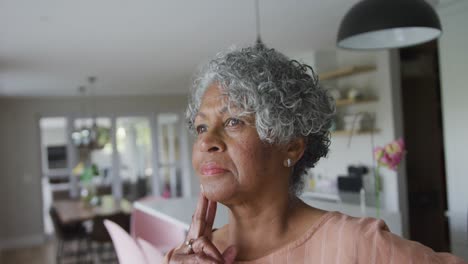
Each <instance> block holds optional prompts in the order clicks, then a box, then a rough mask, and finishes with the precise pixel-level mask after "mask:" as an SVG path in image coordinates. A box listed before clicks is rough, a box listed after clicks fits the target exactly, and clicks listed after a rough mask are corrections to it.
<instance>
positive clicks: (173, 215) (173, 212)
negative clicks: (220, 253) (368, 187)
mask: <svg viewBox="0 0 468 264" xmlns="http://www.w3.org/2000/svg"><path fill="white" fill-rule="evenodd" d="M301 199H302V200H303V201H304V202H305V203H307V204H309V205H310V206H313V207H316V208H320V209H323V210H327V211H339V212H342V213H344V214H348V215H351V216H355V217H365V216H369V217H375V214H376V213H375V208H372V207H367V208H366V211H365V214H364V215H363V214H362V212H361V208H360V206H358V205H354V204H347V203H340V202H329V201H321V200H317V199H311V198H307V197H302V198H301ZM196 205H197V198H196V197H192V198H177V199H168V200H162V199H157V200H147V201H137V202H135V203H134V205H133V206H134V208H135V209H136V210H141V211H143V212H145V213H147V214H149V215H152V216H154V217H159V218H161V219H164V220H166V221H169V222H171V223H173V224H175V225H177V226H180V227H181V228H184V229H185V230H188V229H189V227H190V223H191V222H192V214H193V212H194V211H195V207H196ZM380 214H381V219H382V220H384V221H385V222H386V223H387V225H388V227H389V228H390V230H391V231H392V232H393V233H395V234H397V235H400V236H401V235H402V226H401V215H400V214H399V213H398V212H387V211H381V212H380ZM228 218H229V209H228V208H226V207H225V206H224V205H222V204H218V211H217V213H216V218H215V222H214V228H219V227H221V226H223V225H225V224H227V223H228Z"/></svg>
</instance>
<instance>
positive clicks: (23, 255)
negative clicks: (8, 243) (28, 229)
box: [0, 241, 55, 264]
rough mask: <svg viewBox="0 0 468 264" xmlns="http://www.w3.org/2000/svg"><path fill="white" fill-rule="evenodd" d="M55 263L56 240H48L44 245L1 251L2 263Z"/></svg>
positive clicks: (0, 260)
mask: <svg viewBox="0 0 468 264" xmlns="http://www.w3.org/2000/svg"><path fill="white" fill-rule="evenodd" d="M26 263H30V264H54V263H55V242H54V241H48V242H46V244H44V245H42V246H35V247H30V248H24V249H10V250H4V251H1V252H0V264H26Z"/></svg>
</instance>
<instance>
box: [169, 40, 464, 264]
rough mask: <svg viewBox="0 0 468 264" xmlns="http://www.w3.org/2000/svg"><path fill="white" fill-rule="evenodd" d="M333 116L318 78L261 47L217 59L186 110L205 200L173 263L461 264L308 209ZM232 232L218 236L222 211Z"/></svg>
mask: <svg viewBox="0 0 468 264" xmlns="http://www.w3.org/2000/svg"><path fill="white" fill-rule="evenodd" d="M333 115H334V106H333V102H332V100H331V99H330V96H329V95H328V93H327V92H326V90H324V89H323V88H321V87H320V86H319V85H318V80H317V77H316V76H315V74H314V73H313V71H312V69H311V68H310V67H309V66H307V65H303V64H301V63H299V62H297V61H294V60H289V59H288V58H287V57H285V56H284V55H282V54H281V53H279V52H277V51H275V50H273V49H268V48H266V47H265V46H263V45H259V44H257V45H255V46H253V47H247V48H243V49H238V50H234V51H231V52H229V53H227V54H221V55H218V57H217V58H215V59H214V60H212V61H211V62H210V63H209V64H208V65H207V67H206V69H205V70H204V71H203V72H202V73H201V76H200V78H198V79H197V81H196V82H195V85H194V89H193V90H192V98H191V102H190V104H189V107H188V110H187V118H188V123H189V127H190V128H191V129H192V130H193V131H194V132H195V133H196V141H195V143H194V146H193V155H192V163H193V167H194V169H195V171H196V172H197V174H198V176H199V178H200V182H201V186H200V187H201V194H200V198H199V201H198V206H197V209H196V211H195V213H194V217H193V221H192V224H191V227H190V230H189V232H188V235H187V240H186V242H185V243H184V244H183V245H181V246H179V247H178V248H175V249H173V250H171V251H170V252H169V253H168V254H167V255H166V257H165V263H340V264H345V263H382V262H386V263H387V262H388V263H392V262H393V263H409V262H412V263H462V260H460V259H458V258H456V257H454V256H452V255H449V254H446V253H435V252H433V251H432V250H431V249H429V248H427V247H424V246H423V245H421V244H418V243H416V242H412V241H407V240H404V239H402V238H400V237H398V236H396V235H394V234H392V233H390V232H389V230H388V228H387V227H386V226H385V224H384V223H383V222H382V221H381V220H376V219H371V218H363V219H360V218H353V217H350V216H347V215H343V214H341V213H338V212H326V211H323V210H320V209H316V208H313V207H310V206H309V205H307V204H305V203H304V202H303V201H301V200H300V199H299V198H298V194H299V193H300V191H301V189H302V186H303V176H304V175H305V173H306V171H307V169H309V168H312V167H314V165H315V164H316V163H317V161H318V160H319V159H320V158H321V157H324V156H325V155H326V154H327V152H328V146H329V144H330V137H329V128H330V123H331V120H332V117H333ZM217 203H222V204H224V205H225V206H226V207H228V208H229V211H230V213H229V223H227V224H226V225H225V226H223V227H221V228H220V229H218V230H215V231H213V229H212V226H213V221H214V218H215V214H216V204H217Z"/></svg>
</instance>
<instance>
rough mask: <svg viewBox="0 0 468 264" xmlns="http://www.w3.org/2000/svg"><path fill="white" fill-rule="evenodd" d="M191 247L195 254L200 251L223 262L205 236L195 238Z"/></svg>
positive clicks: (219, 254)
mask: <svg viewBox="0 0 468 264" xmlns="http://www.w3.org/2000/svg"><path fill="white" fill-rule="evenodd" d="M192 249H193V252H195V253H196V254H197V253H200V252H202V253H203V254H205V255H207V256H210V257H211V258H213V259H215V260H216V261H221V262H224V261H223V256H222V255H221V253H220V252H219V251H218V249H217V248H216V247H215V246H214V245H213V243H212V242H211V241H210V240H209V239H208V238H207V237H200V238H198V239H197V240H195V241H194V242H193V244H192Z"/></svg>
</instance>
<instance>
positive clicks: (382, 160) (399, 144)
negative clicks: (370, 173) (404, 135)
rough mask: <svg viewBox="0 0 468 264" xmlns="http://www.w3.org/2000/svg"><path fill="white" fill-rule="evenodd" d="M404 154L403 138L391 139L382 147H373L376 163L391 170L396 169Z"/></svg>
mask: <svg viewBox="0 0 468 264" xmlns="http://www.w3.org/2000/svg"><path fill="white" fill-rule="evenodd" d="M404 154H405V142H404V141H403V139H401V138H400V139H398V140H395V141H392V142H390V143H388V144H387V145H385V146H384V147H383V148H382V147H376V148H375V149H374V158H375V160H376V161H377V163H378V165H380V166H384V167H387V168H389V169H391V170H396V169H397V168H398V165H399V164H400V162H401V160H402V159H403V155H404Z"/></svg>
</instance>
